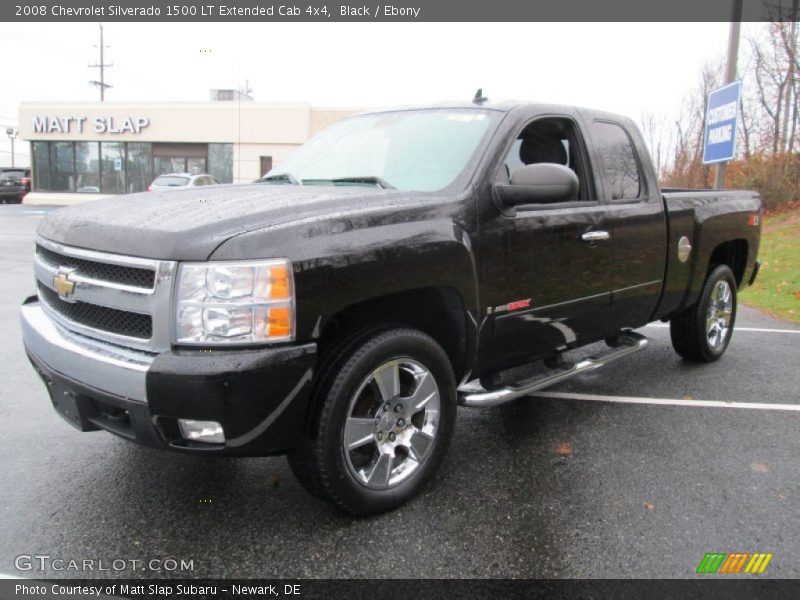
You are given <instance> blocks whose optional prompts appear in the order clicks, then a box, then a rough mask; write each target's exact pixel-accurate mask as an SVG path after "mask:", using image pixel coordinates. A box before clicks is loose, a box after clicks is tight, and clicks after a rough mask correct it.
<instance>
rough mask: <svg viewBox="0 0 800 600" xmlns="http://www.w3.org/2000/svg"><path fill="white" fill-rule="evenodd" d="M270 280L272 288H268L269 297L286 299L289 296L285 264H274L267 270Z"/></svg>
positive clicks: (287, 273) (287, 272)
mask: <svg viewBox="0 0 800 600" xmlns="http://www.w3.org/2000/svg"><path fill="white" fill-rule="evenodd" d="M269 277H270V282H271V284H272V288H271V290H270V297H271V298H272V299H273V300H279V299H282V300H286V299H288V298H289V297H290V289H289V269H288V268H287V267H286V265H275V266H274V267H271V268H270V270H269Z"/></svg>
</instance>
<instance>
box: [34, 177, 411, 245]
mask: <svg viewBox="0 0 800 600" xmlns="http://www.w3.org/2000/svg"><path fill="white" fill-rule="evenodd" d="M411 196H413V193H412V192H403V191H399V190H385V189H380V188H374V187H361V186H352V187H350V186H348V187H345V186H336V187H334V186H297V185H263V184H247V185H231V186H213V187H206V188H203V187H200V188H193V189H187V190H170V191H166V192H145V193H141V194H130V195H124V196H117V197H115V198H107V199H101V200H95V201H92V202H88V203H86V204H81V205H79V206H73V207H69V208H63V209H59V210H56V211H53V212H51V213H50V214H49V215H48V216H47V217H45V219H43V220H42V223H41V224H40V225H39V229H38V231H37V233H38V234H39V235H41V236H42V237H45V238H47V239H49V240H52V241H54V242H59V243H62V244H66V245H69V246H75V247H78V248H86V249H90V250H98V251H103V252H113V253H117V254H127V255H131V256H140V257H144V258H156V259H165V260H206V259H207V258H208V257H209V256H210V254H211V253H212V252H213V251H214V249H215V248H216V247H217V246H219V245H220V244H221V243H223V242H224V241H226V240H228V239H230V238H231V237H233V236H236V235H240V234H242V233H245V232H248V231H253V230H256V229H261V228H264V227H268V226H271V225H277V224H280V223H286V222H289V221H295V220H298V219H311V220H313V219H314V218H315V217H323V216H326V215H330V214H335V213H344V214H346V213H348V212H350V211H355V210H363V209H364V208H365V203H368V204H369V206H370V207H373V206H374V208H375V209H376V210H381V209H386V210H392V209H394V208H397V207H398V206H400V205H401V204H403V203H405V202H407V201H408V199H409V198H410V197H411Z"/></svg>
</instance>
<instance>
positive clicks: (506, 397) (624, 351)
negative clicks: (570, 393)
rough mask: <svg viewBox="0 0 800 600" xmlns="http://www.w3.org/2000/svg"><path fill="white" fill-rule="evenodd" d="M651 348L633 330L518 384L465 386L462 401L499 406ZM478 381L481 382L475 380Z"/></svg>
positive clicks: (643, 338) (460, 399) (477, 404)
mask: <svg viewBox="0 0 800 600" xmlns="http://www.w3.org/2000/svg"><path fill="white" fill-rule="evenodd" d="M646 347H647V338H646V337H645V336H643V335H640V334H638V333H635V332H633V331H626V332H624V333H621V334H620V335H619V343H618V345H616V346H614V347H611V348H609V349H608V350H606V351H605V352H601V353H600V354H596V355H594V356H588V357H586V358H584V359H583V360H581V361H579V362H577V363H574V364H570V365H567V366H564V367H563V368H556V369H553V370H552V371H551V372H550V373H546V374H545V375H542V376H540V377H536V378H532V379H528V380H527V381H522V382H520V383H519V384H517V385H513V386H505V387H502V388H499V389H496V390H489V391H487V390H484V389H483V388H482V387H480V386H477V385H474V384H473V382H470V383H467V384H465V385H463V386H461V387H460V388H459V389H458V391H459V397H458V403H459V404H461V405H462V406H472V407H484V406H497V405H498V404H504V403H506V402H509V401H511V400H515V399H517V398H520V397H522V396H527V395H528V394H531V393H533V392H535V391H537V390H541V389H544V388H546V387H549V386H551V385H554V384H556V383H558V382H560V381H564V380H565V379H569V378H570V377H574V376H575V375H579V374H580V373H585V372H586V371H592V370H594V369H599V368H600V367H603V366H605V365H607V364H608V363H610V362H614V361H615V360H617V359H618V358H622V357H623V356H628V355H629V354H633V353H634V352H638V351H639V350H644V349H645V348H646ZM475 383H477V382H475Z"/></svg>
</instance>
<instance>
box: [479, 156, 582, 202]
mask: <svg viewBox="0 0 800 600" xmlns="http://www.w3.org/2000/svg"><path fill="white" fill-rule="evenodd" d="M578 187H579V184H578V176H577V175H576V174H575V171H573V170H572V169H570V168H568V167H565V166H564V165H558V164H556V163H537V164H533V165H527V166H524V167H520V168H519V169H517V170H516V171H514V173H513V174H512V175H511V183H508V184H500V183H498V184H495V185H494V195H495V200H496V201H497V202H498V204H499V207H500V209H501V210H506V209H510V208H514V207H516V206H520V205H522V204H546V203H551V202H572V201H575V200H577V199H578Z"/></svg>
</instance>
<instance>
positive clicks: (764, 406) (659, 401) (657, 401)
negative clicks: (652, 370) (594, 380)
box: [531, 392, 800, 412]
mask: <svg viewBox="0 0 800 600" xmlns="http://www.w3.org/2000/svg"><path fill="white" fill-rule="evenodd" d="M531 397H532V398H554V399H556V400H587V401H590V402H619V403H622V404H653V405H656V406H692V407H694V408H743V409H745V410H782V411H788V412H800V404H769V403H765V402H724V401H722V400H678V399H677V398H645V397H642V396H601V395H599V394H573V393H571V392H536V393H534V394H531Z"/></svg>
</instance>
